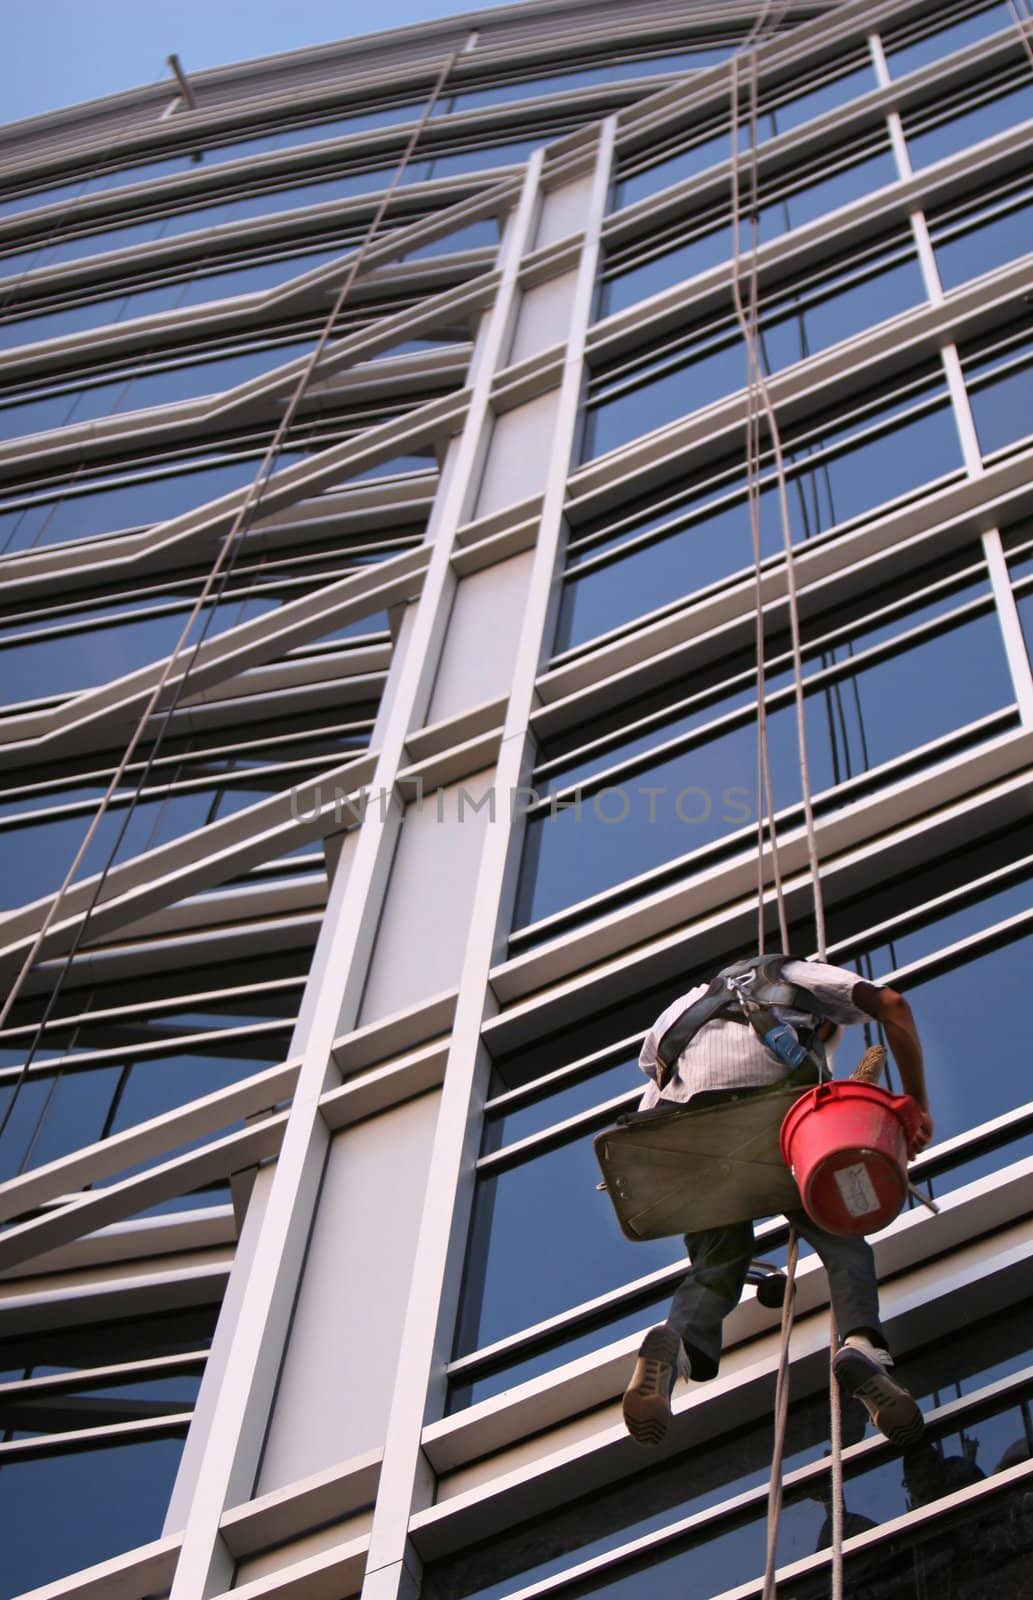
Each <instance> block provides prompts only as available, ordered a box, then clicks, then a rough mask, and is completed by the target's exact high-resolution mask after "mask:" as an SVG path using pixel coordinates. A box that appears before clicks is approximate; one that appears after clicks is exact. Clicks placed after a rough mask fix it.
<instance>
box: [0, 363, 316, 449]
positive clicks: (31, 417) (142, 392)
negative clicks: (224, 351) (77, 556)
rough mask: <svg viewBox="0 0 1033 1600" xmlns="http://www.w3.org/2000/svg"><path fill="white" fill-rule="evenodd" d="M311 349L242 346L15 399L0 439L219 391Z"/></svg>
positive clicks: (0, 412)
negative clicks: (205, 357)
mask: <svg viewBox="0 0 1033 1600" xmlns="http://www.w3.org/2000/svg"><path fill="white" fill-rule="evenodd" d="M311 348H312V341H311V340H309V339H299V340H295V341H294V342H292V343H290V344H267V345H266V346H265V347H264V348H263V349H260V350H242V351H238V352H234V353H233V354H230V355H224V356H216V357H213V358H212V359H211V360H209V361H191V362H181V363H178V364H177V365H175V366H169V367H164V368H162V369H161V370H159V371H155V372H147V371H144V372H132V371H130V372H127V373H123V374H121V375H120V376H118V377H115V378H112V379H110V380H109V381H108V382H106V383H97V384H91V385H90V386H89V387H83V388H76V389H66V390H64V391H63V392H61V393H58V394H50V395H47V396H45V397H43V398H41V399H33V400H21V401H17V402H16V403H15V404H13V405H9V406H4V407H3V408H2V409H0V438H4V439H13V438H16V437H18V436H19V435H21V434H26V433H36V432H40V431H42V430H43V429H47V428H62V427H68V426H69V425H70V424H71V423H73V422H89V421H92V420H93V418H95V417H109V416H114V415H116V414H117V413H119V412H124V411H138V410H143V409H144V408H146V407H148V406H157V405H162V404H171V403H172V402H174V401H177V400H190V399H194V398H196V397H198V396H201V395H208V394H215V393H221V392H222V391H223V390H225V389H231V388H234V387H235V386H236V385H237V384H240V383H246V382H247V381H248V379H249V378H254V377H258V376H260V375H261V374H262V373H264V372H269V371H271V370H272V369H273V368H275V367H279V366H282V365H283V364H284V363H286V362H288V361H291V360H293V359H294V357H295V356H299V355H303V354H306V353H307V352H308V351H310V350H311Z"/></svg>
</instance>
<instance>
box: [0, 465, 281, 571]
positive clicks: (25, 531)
mask: <svg viewBox="0 0 1033 1600" xmlns="http://www.w3.org/2000/svg"><path fill="white" fill-rule="evenodd" d="M300 459H301V453H300V452H297V451H295V452H289V451H286V452H284V453H282V454H281V455H280V456H279V457H278V458H277V467H278V469H279V468H282V467H286V466H288V465H290V464H291V463H292V462H294V461H298V460H300ZM257 470H258V461H257V460H254V459H251V460H245V461H241V460H237V461H223V462H220V463H219V464H218V465H216V466H202V465H200V464H198V465H197V466H195V467H194V469H193V470H192V471H190V470H188V471H182V472H175V473H168V474H165V475H158V474H156V473H154V474H151V475H148V476H146V477H144V476H138V477H137V479H136V481H135V482H134V481H133V480H132V479H129V480H128V481H126V482H123V483H121V484H119V485H118V486H117V487H112V488H106V487H102V486H99V487H98V488H96V489H94V490H93V491H92V492H90V493H88V494H81V495H73V494H69V495H66V496H65V497H64V498H63V499H58V500H44V499H37V500H33V501H28V502H27V501H25V500H22V501H21V502H20V503H15V504H14V505H12V504H11V502H10V501H7V502H2V501H0V549H2V553H3V554H5V555H8V554H11V553H13V552H14V551H16V550H30V549H35V548H36V547H37V546H39V545H48V544H63V543H64V542H65V541H66V540H69V539H86V538H92V537H95V536H97V535H98V534H108V533H116V532H120V531H122V530H123V529H126V528H133V527H143V526H146V525H147V524H149V523H154V522H163V521H165V520H166V519H167V518H169V517H176V516H179V515H180V514H181V513H182V512H184V511H190V510H192V509H193V508H194V506H198V505H203V504H204V503H205V502H206V501H208V500H214V499H216V498H217V497H218V496H220V495H224V494H228V493H230V492H231V490H233V489H238V488H240V487H241V485H242V484H245V483H250V482H251V480H252V478H253V477H254V476H255V473H256V472H257Z"/></svg>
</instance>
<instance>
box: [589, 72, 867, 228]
mask: <svg viewBox="0 0 1033 1600" xmlns="http://www.w3.org/2000/svg"><path fill="white" fill-rule="evenodd" d="M875 87H876V83H875V72H874V69H873V67H872V65H871V63H870V62H867V63H865V64H864V65H863V66H860V67H857V68H855V69H854V70H853V71H851V72H846V73H843V74H841V75H840V76H839V77H837V78H833V79H831V80H830V81H828V82H825V83H821V84H819V85H818V86H817V87H816V88H813V89H806V90H804V91H803V92H801V93H796V94H792V95H790V96H789V98H788V99H783V100H780V101H777V100H775V99H774V97H772V96H765V97H764V99H763V100H762V102H761V112H760V116H759V118H758V126H757V140H758V143H762V142H764V141H765V140H767V139H773V138H774V137H775V136H776V135H777V134H780V133H788V132H789V130H790V129H791V128H797V127H799V126H800V125H801V124H802V123H804V122H809V121H810V120H811V119H812V118H813V117H820V116H821V115H822V114H823V113H824V112H826V111H831V110H832V109H833V108H834V107H835V106H841V105H845V104H846V102H847V101H848V100H853V99H854V98H855V97H856V96H857V95H861V94H865V93H867V91H868V90H869V89H874V88H875ZM778 92H779V93H784V90H783V91H778ZM739 133H740V146H741V148H743V149H747V148H748V147H749V142H750V131H749V128H748V127H745V128H740V130H739ZM729 142H730V133H729V129H728V127H727V126H726V125H722V127H721V128H720V129H719V130H718V131H717V132H715V133H712V134H710V135H709V137H707V138H705V139H703V140H702V141H700V142H697V143H694V144H692V145H690V146H689V148H688V149H686V150H679V151H677V152H676V153H675V154H673V155H669V156H666V157H664V158H663V160H661V161H659V162H656V163H654V164H652V165H650V166H649V167H647V168H646V169H645V170H644V171H640V172H635V173H632V174H631V176H629V177H627V178H622V179H621V180H620V181H619V182H618V183H617V185H616V188H615V191H614V203H613V207H612V209H613V210H620V209H622V208H623V207H624V206H630V205H632V204H633V203H634V202H635V201H636V200H641V199H643V198H644V197H645V196H646V195H650V194H656V193H658V191H659V190H661V189H666V188H667V187H668V186H669V185H670V184H673V183H680V182H681V181H682V180H683V179H685V178H692V177H695V176H696V175H697V174H698V173H700V172H704V171H705V170H706V168H707V167H710V166H714V165H716V163H717V162H719V161H725V160H727V159H728V154H729ZM631 159H632V161H636V160H641V159H643V158H642V157H641V156H637V157H632V158H631ZM628 164H630V163H625V165H628Z"/></svg>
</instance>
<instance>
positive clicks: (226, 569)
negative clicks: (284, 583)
mask: <svg viewBox="0 0 1033 1600" xmlns="http://www.w3.org/2000/svg"><path fill="white" fill-rule="evenodd" d="M458 54H459V51H458V50H453V51H452V53H451V54H450V55H449V56H447V57H446V58H445V60H444V62H443V63H442V66H441V70H440V72H439V73H438V76H437V78H436V80H435V83H434V87H433V89H432V90H431V94H430V98H429V100H428V101H427V104H426V106H425V107H424V110H423V115H422V116H421V118H420V120H419V122H418V123H417V124H416V125H415V127H414V128H413V130H412V132H411V133H410V135H409V138H408V140H407V142H406V146H405V150H404V151H403V153H402V158H401V161H400V163H399V165H398V167H397V168H396V170H395V173H394V176H393V178H392V180H391V183H390V185H389V186H388V188H387V189H386V190H385V191H384V193H383V194H382V196H381V198H380V202H379V204H378V206H377V209H376V211H375V212H374V214H373V217H372V219H371V221H370V224H369V228H368V229H367V231H366V234H365V237H364V238H363V241H362V243H361V245H360V246H359V249H358V250H357V251H356V253H355V255H354V256H353V257H352V260H351V263H350V266H349V268H348V271H347V273H346V274H345V277H344V280H343V282H342V284H341V287H340V289H339V290H338V293H337V295H336V298H335V300H334V303H333V306H332V308H331V310H330V313H329V315H328V317H327V319H326V322H325V324H324V327H323V331H322V333H321V334H320V336H319V339H318V340H317V342H316V344H315V346H314V348H313V350H312V353H311V355H310V356H309V358H308V360H307V362H306V364H305V367H304V368H303V370H302V371H301V373H300V374H299V375H298V380H297V383H296V384H295V387H294V391H293V393H292V395H291V398H290V401H289V402H288V404H287V406H286V408H285V410H284V413H283V416H282V417H281V419H280V421H279V423H278V424H277V427H276V429H275V432H274V433H273V436H272V439H271V440H270V442H269V445H268V446H267V448H266V452H265V454H264V456H263V458H262V460H261V462H260V463H259V467H258V471H257V472H256V474H255V477H254V478H253V479H252V481H251V483H250V484H249V486H248V489H247V493H246V494H245V497H244V499H243V501H242V503H241V505H240V507H239V508H238V511H237V514H236V516H235V517H234V519H233V522H232V524H231V526H230V529H229V531H228V532H227V534H226V536H225V538H224V539H223V541H222V544H221V545H220V547H219V551H218V554H217V556H216V559H215V562H214V564H213V566H212V567H211V570H210V571H209V573H208V576H207V577H206V579H205V582H204V584H203V586H202V588H201V591H200V593H199V594H198V596H197V599H196V600H195V602H194V605H193V607H192V608H191V611H190V614H189V616H188V617H187V620H186V622H185V624H184V626H183V629H182V631H181V633H180V636H179V639H178V641H177V643H176V646H175V648H174V649H173V651H172V654H171V655H170V656H168V657H167V659H166V661H165V663H164V665H163V667H162V670H161V673H160V674H159V677H158V681H157V683H156V684H155V686H154V688H153V690H152V691H151V693H150V695H149V696H148V699H147V704H146V706H145V707H144V710H143V712H142V713H141V715H140V718H139V720H138V722H137V725H136V728H135V729H134V731H133V734H132V736H131V738H130V740H129V744H128V745H127V747H126V749H125V752H124V754H123V755H122V757H121V759H120V761H119V764H118V766H117V767H116V769H115V771H114V773H113V774H112V776H111V781H110V782H109V784H108V787H107V789H106V791H105V793H104V795H103V797H102V799H101V801H100V804H99V806H98V808H97V811H96V813H95V815H94V816H93V818H92V820H91V822H90V825H89V827H88V828H87V830H86V834H85V837H84V838H83V840H82V843H81V844H80V846H79V849H78V851H77V852H76V855H75V858H74V859H73V861H72V864H71V866H70V867H69V868H68V871H67V872H66V874H65V876H64V879H63V880H62V883H61V885H60V887H59V888H58V890H57V892H56V894H55V895H54V897H53V899H52V900H51V903H50V905H49V907H48V908H47V913H46V915H45V917H44V919H43V921H42V923H41V924H40V927H39V929H38V930H37V933H36V936H35V938H34V939H33V942H32V945H31V946H30V948H29V951H28V953H27V954H26V956H25V959H24V961H23V962H22V965H21V967H20V968H19V971H18V973H17V976H16V977H15V979H14V981H13V983H12V985H11V988H10V991H9V993H8V995H7V998H6V1000H5V1001H4V1004H3V1007H2V1009H0V1030H2V1029H3V1028H4V1026H5V1024H6V1022H7V1019H8V1017H9V1016H10V1014H11V1010H12V1008H13V1006H14V1004H15V1002H16V1001H17V999H18V996H19V994H20V993H21V990H22V987H23V985H24V983H25V980H26V978H27V977H28V975H29V973H30V971H31V970H32V968H33V966H34V965H35V963H36V960H37V958H38V956H39V953H40V950H41V949H42V947H43V944H44V941H45V939H46V936H47V934H48V933H49V931H50V929H51V927H52V926H53V925H54V922H55V921H56V919H57V916H58V914H59V912H60V910H61V906H62V903H63V901H64V898H65V895H66V894H67V892H68V889H69V887H70V885H71V884H72V882H73V881H74V879H75V875H76V873H77V872H78V870H79V867H80V866H81V865H82V862H83V860H84V859H85V856H86V853H87V851H88V850H89V848H90V845H91V844H92V842H93V840H94V838H95V837H96V834H97V830H98V829H99V827H100V825H101V823H102V821H103V819H104V816H105V814H106V812H107V809H108V806H109V804H110V802H111V800H112V797H113V796H114V794H115V792H116V790H117V789H118V787H119V784H120V783H121V781H122V778H123V776H124V775H125V772H126V769H127V768H128V767H129V765H130V763H131V762H132V759H133V756H134V754H135V753H136V750H137V747H138V746H139V744H140V742H141V740H142V739H143V737H144V733H145V731H146V728H147V725H148V723H149V721H150V719H151V717H152V716H153V715H154V714H155V712H156V710H157V707H158V702H159V700H160V699H161V696H162V693H163V691H164V689H165V687H166V685H167V684H168V682H169V679H170V677H171V676H172V673H173V670H174V669H175V667H176V664H177V662H178V661H179V658H180V655H181V653H182V652H183V651H184V648H185V646H186V641H187V639H188V637H189V635H190V632H191V630H192V628H193V625H194V623H195V622H196V620H197V618H198V616H199V615H200V612H201V610H202V608H203V607H204V605H205V603H206V601H207V600H208V599H209V597H210V596H211V594H212V591H213V589H215V587H216V580H217V579H219V577H220V575H222V582H221V586H220V592H221V591H222V589H224V588H225V584H226V581H227V579H228V578H229V575H230V572H231V571H232V563H230V565H229V566H227V562H228V561H229V558H230V555H231V552H233V553H234V559H235V552H236V550H237V548H238V547H239V543H240V540H241V538H242V536H243V534H244V533H245V532H246V528H247V526H248V525H250V521H251V519H252V518H253V516H254V515H255V513H256V512H257V510H258V508H259V506H260V503H261V498H262V494H263V492H264V489H265V487H266V484H267V482H268V478H269V475H270V473H271V471H272V468H273V464H274V463H275V460H276V457H277V456H278V455H279V452H280V450H281V448H282V446H283V441H284V439H285V437H286V435H287V433H288V431H289V429H290V428H291V426H292V425H293V422H294V418H295V416H296V414H297V411H298V407H299V406H300V404H301V401H302V399H303V397H304V394H305V391H306V389H307V387H308V384H309V382H310V381H311V378H312V374H313V372H314V371H315V368H316V366H317V364H318V362H319V360H320V358H321V356H322V354H323V352H324V350H325V348H326V346H327V343H328V342H329V339H330V336H331V333H332V330H333V327H334V324H335V322H336V321H337V318H338V317H339V315H340V313H341V310H342V308H343V306H344V303H345V301H346V299H347V297H348V295H349V293H350V291H351V288H352V285H353V283H354V281H355V278H356V276H357V275H358V273H359V272H360V270H361V268H362V264H363V262H364V260H365V258H366V255H367V253H368V251H369V249H370V246H371V245H372V242H373V239H374V236H375V235H376V233H377V230H378V229H379V227H380V225H381V222H382V221H383V218H384V215H385V213H386V211H387V208H388V206H389V205H390V202H391V200H392V198H393V196H394V193H395V190H396V189H397V187H398V185H399V183H400V182H401V179H402V177H403V175H404V172H405V168H406V166H407V165H408V163H409V161H410V159H411V157H412V153H413V151H414V149H415V148H416V144H417V142H418V140H419V138H420V135H421V134H422V133H423V131H424V130H425V128H426V126H427V123H428V121H429V119H430V117H431V116H432V114H433V111H434V106H435V104H436V103H437V100H438V98H439V96H440V94H441V90H442V88H443V87H444V85H445V83H446V82H447V80H448V76H449V74H450V72H451V70H452V67H453V65H454V63H455V60H456V57H457V55H458ZM212 615H214V609H213V611H212V613H211V614H210V615H209V617H208V618H207V619H206V624H205V628H204V629H203V630H202V633H201V635H200V637H199V638H198V640H197V642H196V643H195V644H194V645H193V646H192V647H191V650H190V654H189V659H188V660H187V662H186V665H185V667H184V669H183V672H182V675H181V676H180V678H179V680H178V682H177V684H176V686H175V691H174V694H173V696H172V699H171V701H170V703H169V705H168V706H167V707H166V708H165V709H164V711H163V713H162V722H161V725H160V728H159V731H158V734H157V737H156V740H155V743H154V747H153V748H152V750H151V752H150V755H149V757H148V760H147V763H146V765H145V766H144V768H143V771H142V774H141V777H140V780H139V782H138V784H137V787H136V791H135V793H134V796H133V800H132V802H131V804H130V806H129V807H128V808H127V813H126V817H125V820H124V822H123V825H122V828H121V830H120V832H119V835H118V837H117V838H116V840H115V843H114V845H113V847H112V849H111V851H110V852H109V855H108V858H107V860H106V862H105V865H104V868H103V870H102V871H101V872H100V874H99V875H98V877H97V880H96V883H95V885H94V888H93V892H92V895H91V897H90V901H89V904H88V906H87V908H86V911H85V913H84V915H83V916H82V918H81V919H80V922H79V925H78V928H77V931H76V935H75V938H74V940H73V943H72V946H71V948H70V949H69V951H68V953H67V955H66V957H65V960H64V963H63V965H62V968H61V970H60V972H59V974H58V977H57V980H56V982H55V986H54V989H53V992H52V993H51V996H50V999H49V1001H48V1004H47V1007H46V1009H45V1011H44V1013H43V1016H42V1018H41V1019H40V1023H39V1026H38V1027H37V1029H36V1032H35V1035H34V1037H33V1041H32V1045H31V1048H30V1050H29V1053H28V1055H27V1057H26V1059H25V1062H24V1064H23V1066H22V1069H21V1071H20V1073H19V1075H18V1078H17V1079H16V1081H15V1084H14V1090H13V1093H12V1094H11V1097H10V1099H9V1100H8V1103H7V1105H6V1107H5V1108H4V1112H3V1116H2V1117H0V1138H2V1137H3V1134H4V1131H5V1129H6V1127H7V1124H8V1122H9V1121H10V1118H11V1115H12V1113H13V1111H14V1108H15V1105H16V1104H17V1100H18V1096H19V1094H20V1093H21V1090H22V1087H23V1085H24V1083H25V1080H26V1078H27V1076H28V1072H29V1068H30V1067H31V1065H32V1062H33V1059H34V1057H35V1055H36V1052H37V1050H38V1049H39V1045H40V1042H41V1040H42V1037H43V1033H44V1030H45V1028H46V1025H47V1023H48V1021H49V1019H50V1015H51V1013H52V1011H53V1007H54V1004H55V1003H56V1000H57V997H58V995H59V993H60V991H61V987H62V985H63V983H64V981H65V979H66V978H67V975H68V973H69V972H70V970H71V967H72V963H73V961H74V959H75V956H76V954H77V952H78V950H79V947H80V945H81V944H82V941H83V939H84V937H85V934H86V930H87V928H88V926H89V922H90V919H91V917H92V915H93V912H94V910H95V909H96V906H97V904H98V901H99V899H100V895H101V893H102V892H103V889H104V885H105V883H106V882H107V878H108V874H109V872H110V871H111V868H112V865H113V863H114V860H115V857H116V855H117V853H118V848H119V845H120V844H121V842H122V838H123V837H124V835H125V830H126V828H127V827H128V825H129V821H130V820H131V817H132V814H133V811H134V809H135V806H136V804H137V801H138V800H139V797H140V794H141V793H142V790H143V787H144V785H145V783H146V780H147V777H148V775H149V773H150V770H151V766H152V764H153V762H154V759H155V756H156V755H157V751H158V747H159V745H160V742H161V739H162V737H163V736H164V734H165V731H166V730H167V728H168V726H169V723H170V720H171V718H172V715H173V713H174V712H175V710H176V707H177V706H178V704H179V701H180V698H181V697H182V693H183V690H184V687H185V685H186V683H187V681H188V679H189V676H190V673H191V671H192V670H193V667H194V665H195V663H196V660H197V656H198V652H199V651H200V649H201V646H202V644H203V642H204V637H205V633H206V631H207V626H208V625H209V624H210V622H211V616H212Z"/></svg>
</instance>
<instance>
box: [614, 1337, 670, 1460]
mask: <svg viewBox="0 0 1033 1600" xmlns="http://www.w3.org/2000/svg"><path fill="white" fill-rule="evenodd" d="M680 1348H681V1340H680V1339H679V1338H678V1335H677V1334H676V1333H675V1331H674V1329H673V1328H669V1327H668V1326H667V1324H666V1323H661V1324H660V1326H659V1327H657V1328H650V1330H649V1332H648V1333H647V1334H646V1336H645V1338H644V1339H643V1341H642V1343H641V1345H640V1346H639V1352H638V1360H637V1361H636V1363H635V1370H634V1372H633V1373H632V1375H631V1382H630V1383H629V1384H628V1387H627V1388H626V1389H625V1391H624V1404H623V1411H624V1424H625V1427H626V1428H627V1430H628V1432H629V1433H630V1434H631V1437H632V1438H633V1439H634V1440H635V1441H636V1442H637V1443H638V1444H642V1445H657V1444H659V1443H660V1441H661V1440H662V1439H663V1437H664V1435H665V1434H666V1432H667V1426H668V1423H669V1422H670V1420H671V1391H672V1389H673V1388H674V1380H675V1378H676V1377H677V1376H678V1353H679V1350H680Z"/></svg>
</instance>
